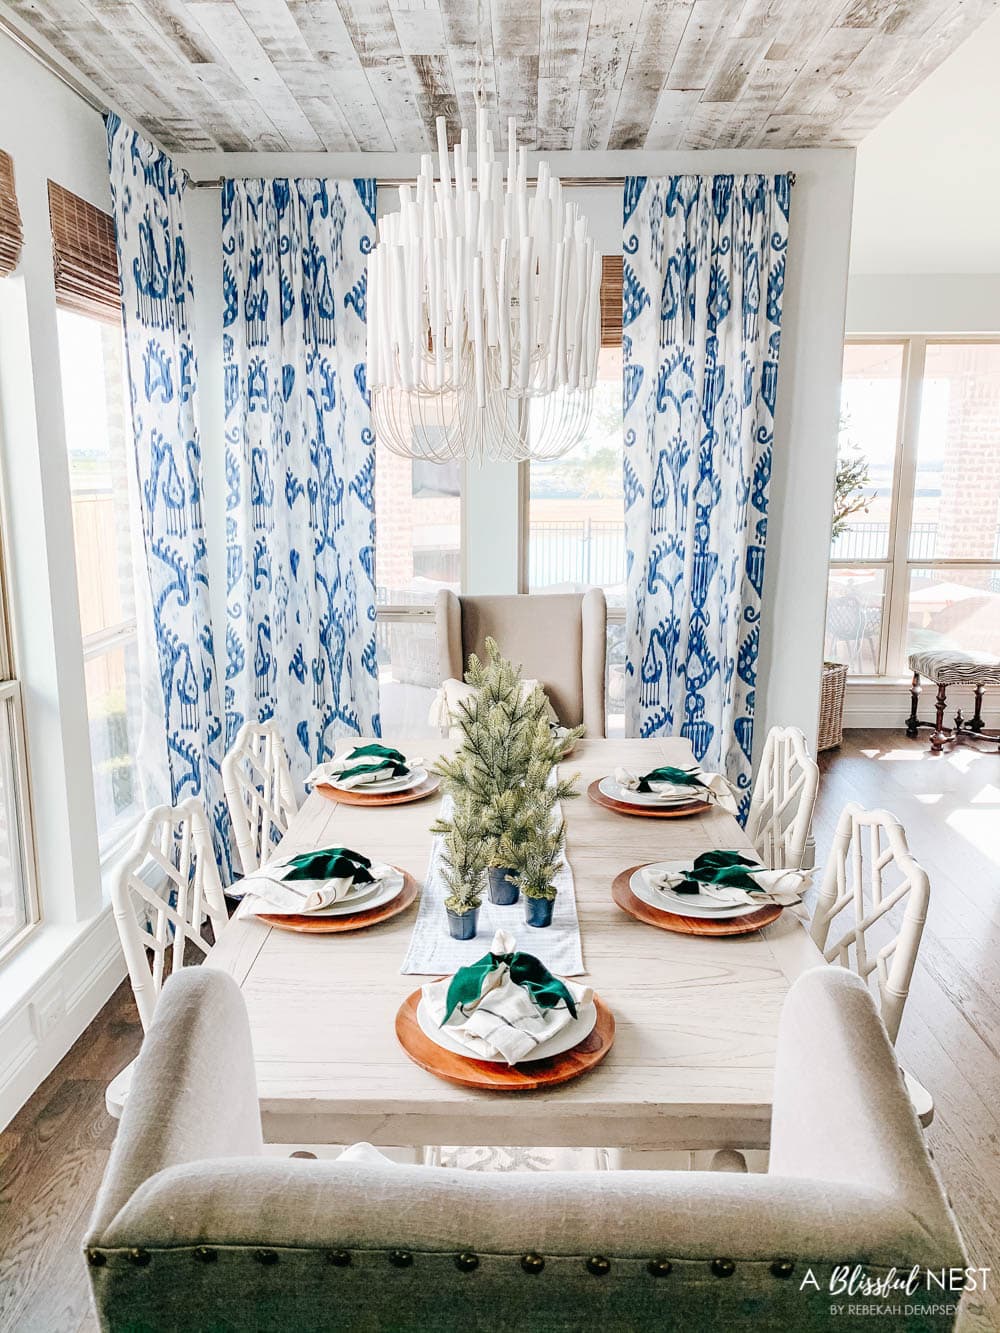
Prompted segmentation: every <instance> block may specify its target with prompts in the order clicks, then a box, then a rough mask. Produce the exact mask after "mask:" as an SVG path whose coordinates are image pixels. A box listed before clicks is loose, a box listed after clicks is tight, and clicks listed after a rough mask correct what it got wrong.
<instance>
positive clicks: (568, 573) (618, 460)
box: [521, 255, 626, 736]
mask: <svg viewBox="0 0 1000 1333" xmlns="http://www.w3.org/2000/svg"><path fill="white" fill-rule="evenodd" d="M532 415H533V414H532V413H531V412H530V411H529V417H528V422H529V430H530V429H531V424H532ZM624 431H625V427H624V421H623V411H622V259H621V256H620V255H606V256H605V257H604V263H603V273H602V281H601V350H600V353H599V356H598V366H597V384H596V386H595V388H594V410H593V415H592V417H591V419H590V426H589V428H588V430H587V433H586V435H585V436H584V438H583V439H582V440H581V441H580V443H579V444H578V445H577V446H576V447H575V448H574V449H572V450H570V452H569V453H568V454H564V455H563V456H562V457H561V458H556V459H553V460H552V461H551V462H532V463H529V464H528V465H527V469H528V480H527V485H526V488H525V489H526V492H527V514H526V522H524V523H523V524H522V528H523V530H524V533H525V534H526V541H525V542H524V544H523V547H522V557H521V564H522V569H521V587H522V588H523V590H524V591H525V592H575V591H581V590H583V589H584V588H592V587H597V588H603V589H604V594H605V596H606V598H607V601H608V681H607V714H608V717H607V726H608V735H609V736H623V735H624V734H625V574H626V570H625V497H624V492H623V489H622V463H623V454H624V448H625V441H624Z"/></svg>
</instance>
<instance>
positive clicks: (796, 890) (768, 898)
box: [642, 866, 812, 907]
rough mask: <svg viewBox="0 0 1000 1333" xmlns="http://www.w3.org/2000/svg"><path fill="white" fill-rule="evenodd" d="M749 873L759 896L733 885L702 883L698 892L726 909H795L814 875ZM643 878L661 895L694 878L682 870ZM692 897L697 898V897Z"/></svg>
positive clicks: (648, 873) (762, 870) (650, 870)
mask: <svg viewBox="0 0 1000 1333" xmlns="http://www.w3.org/2000/svg"><path fill="white" fill-rule="evenodd" d="M746 872H747V875H748V876H749V877H750V878H751V879H752V880H753V882H754V883H755V884H759V885H760V892H759V893H757V892H754V893H751V892H750V891H749V890H747V889H738V888H734V887H732V886H730V885H722V884H700V883H699V885H698V889H699V892H700V894H702V895H703V896H704V897H706V898H711V899H712V901H713V902H717V903H725V905H726V906H727V907H745V906H747V905H748V904H751V903H752V904H754V905H755V906H760V907H766V906H768V905H769V904H772V903H773V904H774V905H776V906H779V907H792V906H794V905H795V904H796V903H799V902H801V901H802V894H803V893H804V891H805V890H806V889H807V888H808V887H809V885H810V883H811V882H812V872H811V871H807V870H767V869H766V868H765V867H764V866H761V867H760V868H759V869H758V870H755V869H754V868H753V867H752V866H747V867H746ZM642 877H643V879H644V880H645V881H646V883H647V884H648V885H649V887H650V888H651V889H653V890H654V891H655V892H657V893H659V892H662V891H663V890H664V889H674V888H676V887H677V885H678V884H683V882H684V881H685V880H686V879H690V878H691V875H690V873H687V874H686V873H685V872H684V871H683V870H654V869H653V868H652V867H649V866H647V867H646V868H645V869H644V870H643V872H642ZM682 896H685V897H686V896H688V895H682ZM690 896H691V897H692V898H694V896H695V895H694V894H691V895H690ZM670 901H671V903H676V902H677V899H676V898H675V897H672V898H671V900H670Z"/></svg>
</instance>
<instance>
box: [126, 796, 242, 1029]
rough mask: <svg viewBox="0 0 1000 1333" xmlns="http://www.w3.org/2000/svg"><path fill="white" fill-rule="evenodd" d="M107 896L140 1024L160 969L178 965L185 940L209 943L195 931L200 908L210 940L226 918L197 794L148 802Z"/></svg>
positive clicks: (148, 1014)
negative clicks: (171, 801) (179, 799)
mask: <svg viewBox="0 0 1000 1333" xmlns="http://www.w3.org/2000/svg"><path fill="white" fill-rule="evenodd" d="M111 902H112V906H113V909H114V914H115V924H116V926H117V927H118V937H119V939H120V940H121V945H122V952H123V953H124V954H125V962H126V964H127V966H128V975H129V981H130V982H131V985H132V993H133V994H134V995H135V1002H136V1006H137V1008H138V1010H139V1018H140V1019H141V1021H142V1026H143V1030H144V1031H145V1030H147V1029H148V1028H149V1025H150V1023H151V1022H152V1018H153V1010H154V1009H155V1007H156V1001H157V997H158V996H159V994H160V991H161V989H162V987H163V981H164V977H165V976H167V975H169V974H170V973H171V972H176V971H178V970H179V969H180V968H182V967H183V966H184V952H185V949H186V947H187V946H188V945H189V944H190V945H192V946H193V947H194V948H195V949H197V950H199V951H200V952H201V953H202V954H207V953H208V951H209V949H210V948H211V944H210V942H208V941H206V940H205V939H203V938H202V934H201V928H202V924H203V922H204V919H205V916H206V915H207V916H208V919H209V921H210V922H211V923H212V930H213V933H214V935H215V938H216V940H217V939H218V938H219V936H220V935H221V934H222V932H223V930H224V929H225V927H226V926H227V925H228V923H229V914H228V912H227V911H226V900H225V897H224V896H223V893H222V884H221V881H220V879H219V870H218V866H217V865H216V861H215V851H214V849H213V847H212V835H211V832H210V830H209V827H208V820H207V819H206V817H205V812H204V810H203V809H202V808H201V806H200V805H199V804H198V802H197V801H195V800H193V799H189V800H187V801H184V802H183V803H182V804H181V805H178V806H169V805H161V806H158V807H157V808H156V809H155V810H150V812H149V814H147V815H146V817H145V818H144V819H143V821H142V823H141V824H140V825H139V831H138V833H137V834H136V838H135V842H134V844H133V846H132V850H131V852H130V853H129V854H128V856H126V857H125V859H124V860H123V861H122V862H121V863H120V864H119V865H118V867H117V868H116V871H115V875H114V877H113V879H112V881H111ZM168 961H169V967H168Z"/></svg>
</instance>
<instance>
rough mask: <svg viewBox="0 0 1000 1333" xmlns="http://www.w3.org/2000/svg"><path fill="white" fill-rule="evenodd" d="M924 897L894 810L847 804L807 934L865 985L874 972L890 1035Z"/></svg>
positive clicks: (923, 883) (923, 875) (924, 883)
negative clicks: (893, 812) (865, 807)
mask: <svg viewBox="0 0 1000 1333" xmlns="http://www.w3.org/2000/svg"><path fill="white" fill-rule="evenodd" d="M929 898H930V882H929V880H928V878H927V872H926V871H925V870H924V869H923V868H922V867H921V866H919V865H918V864H917V862H916V861H915V860H914V859H913V857H912V856H911V855H910V849H909V847H908V846H907V842H906V833H905V832H904V830H903V826H902V824H901V823H900V822H899V820H898V819H897V818H896V816H895V815H891V814H889V812H888V811H887V810H864V809H862V807H861V806H860V805H858V804H856V803H855V802H851V803H850V804H849V805H846V806H845V807H844V809H843V811H842V812H841V816H840V820H839V822H838V824H837V831H836V834H835V835H834V838H833V844H832V846H831V848H830V859H829V861H828V862H827V866H826V871H825V874H824V876H823V882H822V885H821V887H820V891H819V897H818V898H817V900H816V907H815V911H814V913H813V919H812V925H811V927H810V934H811V935H812V938H813V941H814V943H815V944H816V945H817V947H818V948H820V949H821V950H822V951H823V956H824V957H825V958H826V960H827V962H828V963H838V964H840V965H841V966H843V967H848V968H850V969H851V971H853V972H856V973H857V974H858V976H859V977H861V979H862V980H863V981H864V982H866V983H868V982H869V978H870V977H871V976H872V975H874V976H875V980H876V985H877V988H878V995H879V1002H880V1008H881V1013H882V1021H883V1022H884V1023H885V1026H886V1031H887V1032H888V1033H889V1038H890V1040H891V1041H895V1040H896V1036H897V1034H898V1032H899V1024H900V1021H901V1019H902V1017H903V1008H904V1006H905V1004H906V997H907V995H908V994H909V990H910V980H911V978H912V976H913V967H914V964H915V963H916V961H917V951H918V950H919V948H920V937H921V935H922V934H923V930H924V922H925V920H926V919H927V903H928V900H929ZM876 935H877V936H878V938H877V939H876Z"/></svg>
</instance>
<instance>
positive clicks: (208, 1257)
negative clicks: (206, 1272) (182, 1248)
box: [194, 1245, 219, 1264]
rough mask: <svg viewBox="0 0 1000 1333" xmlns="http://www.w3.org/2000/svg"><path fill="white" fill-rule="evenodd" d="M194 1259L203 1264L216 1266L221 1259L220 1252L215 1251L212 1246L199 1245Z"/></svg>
mask: <svg viewBox="0 0 1000 1333" xmlns="http://www.w3.org/2000/svg"><path fill="white" fill-rule="evenodd" d="M194 1257H195V1258H196V1259H197V1260H199V1262H201V1263H203V1264H214V1263H215V1261H216V1259H218V1257H219V1252H218V1250H213V1249H212V1247H211V1246H210V1245H199V1246H198V1248H197V1249H196V1250H195V1252H194Z"/></svg>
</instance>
